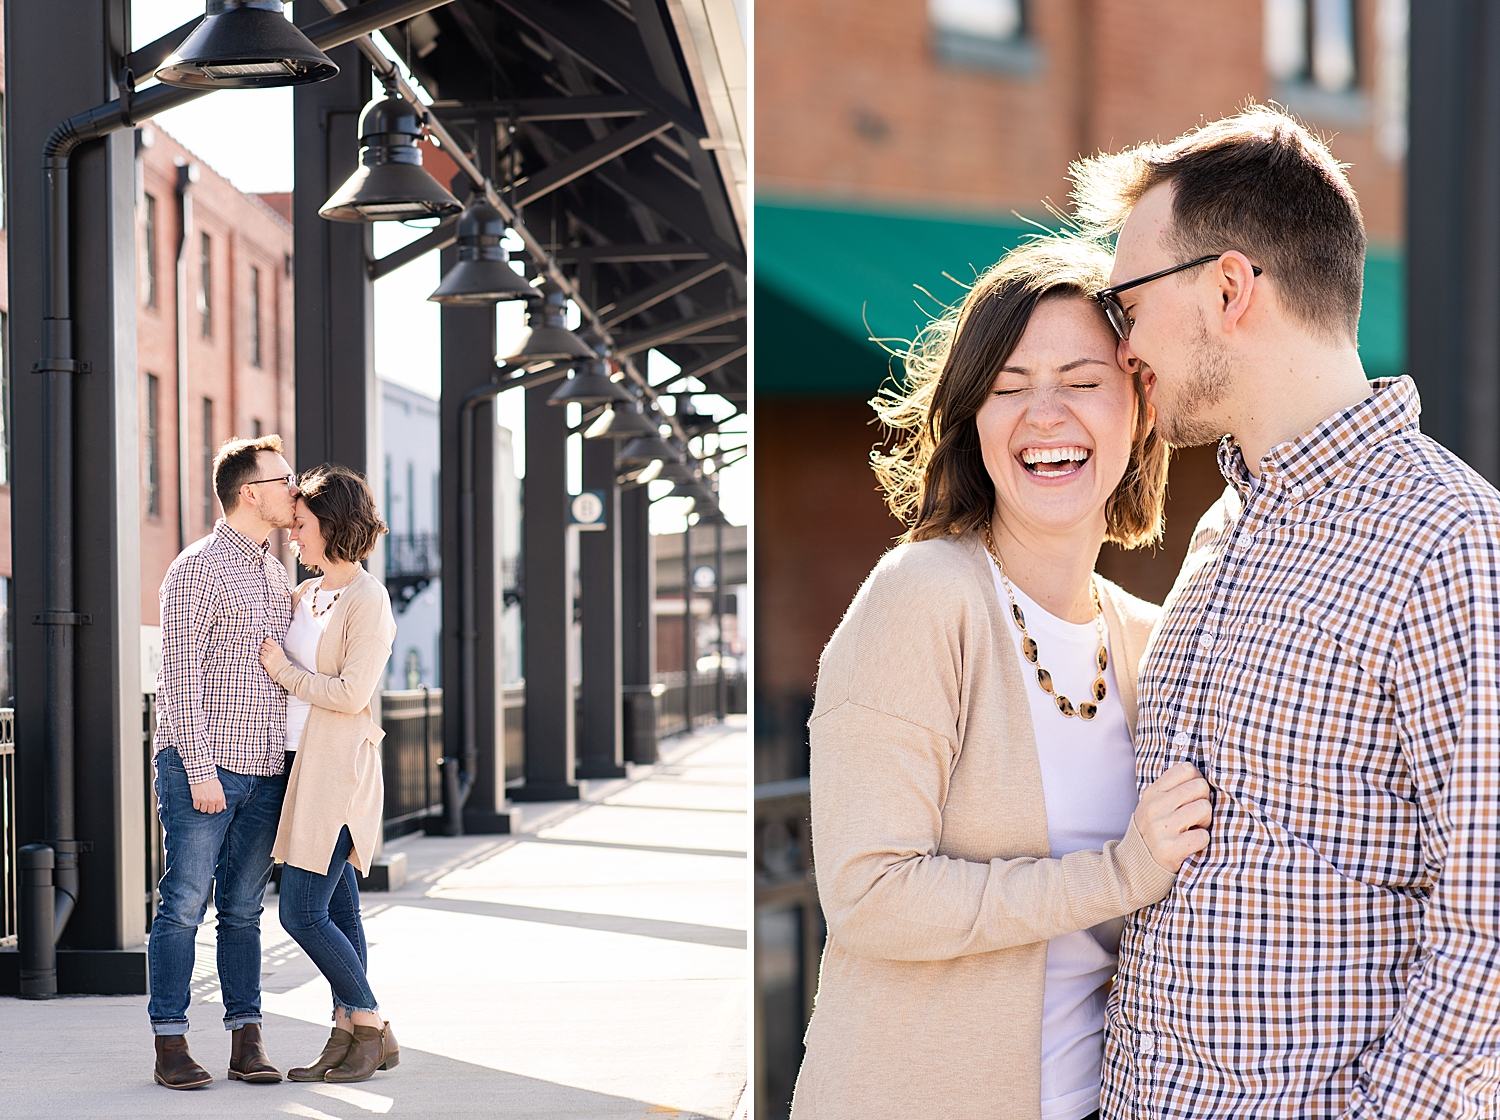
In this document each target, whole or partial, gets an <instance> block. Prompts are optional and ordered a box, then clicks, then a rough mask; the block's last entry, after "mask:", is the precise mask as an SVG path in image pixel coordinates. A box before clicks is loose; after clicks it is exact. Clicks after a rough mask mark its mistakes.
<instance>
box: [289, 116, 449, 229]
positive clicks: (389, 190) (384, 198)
mask: <svg viewBox="0 0 1500 1120" xmlns="http://www.w3.org/2000/svg"><path fill="white" fill-rule="evenodd" d="M421 138H422V119H421V117H419V116H418V115H417V111H416V109H414V108H412V106H411V105H410V104H408V103H407V102H406V101H405V100H404V99H403V98H402V97H400V96H399V95H398V94H397V93H396V91H395V90H394V89H392V88H388V89H387V90H386V95H385V96H384V97H382V98H380V99H379V100H377V101H372V102H370V103H369V104H368V105H366V106H365V111H364V112H363V113H362V114H361V115H360V118H359V143H360V149H359V168H358V170H356V171H355V172H354V174H353V175H351V176H349V178H348V179H346V180H345V181H344V185H343V186H341V187H340V188H339V189H338V190H336V191H334V192H333V196H332V197H331V198H329V200H328V201H327V202H325V203H323V206H322V208H321V209H319V211H318V214H319V215H320V216H321V217H324V218H327V219H328V220H329V221H334V222H402V221H407V220H409V219H411V218H433V217H436V218H446V217H448V216H449V215H450V214H457V213H458V212H459V211H460V210H462V209H463V206H462V205H461V204H460V203H459V201H458V199H456V198H454V197H453V196H452V195H451V194H449V193H448V192H447V191H446V190H445V189H444V188H443V186H442V184H441V183H439V182H438V181H437V180H436V179H434V178H433V177H432V176H431V175H429V174H427V172H426V171H424V170H423V169H422V150H421V148H419V147H418V146H417V141H418V140H420V139H421Z"/></svg>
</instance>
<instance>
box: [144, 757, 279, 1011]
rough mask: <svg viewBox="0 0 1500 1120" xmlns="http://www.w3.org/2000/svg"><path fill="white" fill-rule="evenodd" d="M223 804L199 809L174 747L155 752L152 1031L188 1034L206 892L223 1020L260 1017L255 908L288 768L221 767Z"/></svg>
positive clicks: (261, 893)
mask: <svg viewBox="0 0 1500 1120" xmlns="http://www.w3.org/2000/svg"><path fill="white" fill-rule="evenodd" d="M219 783H220V784H221V785H222V786H223V787H224V802H225V805H226V808H225V809H224V811H223V812H221V813H200V812H199V811H198V810H197V809H194V808H193V793H192V790H191V789H190V788H189V785H188V777H187V774H186V772H185V771H184V770H183V768H182V759H181V758H180V757H179V756H178V754H177V750H176V748H174V747H166V748H164V749H163V750H162V751H160V752H159V753H158V754H157V756H156V807H157V811H158V813H160V815H161V824H162V831H163V833H164V834H165V840H166V849H167V862H166V873H165V874H163V875H162V877H161V907H160V909H159V910H158V911H157V913H156V917H155V919H154V920H153V921H152V923H151V940H150V945H149V949H148V956H149V959H150V970H151V1001H150V1003H149V1004H148V1005H147V1008H146V1011H147V1014H148V1015H150V1016H151V1029H152V1030H153V1031H155V1032H156V1033H157V1034H186V1033H187V1029H188V1019H187V1009H188V1002H189V999H190V994H191V993H190V992H189V986H190V985H191V983H192V979H193V962H194V957H195V942H196V941H197V938H198V927H199V926H200V925H201V924H202V923H203V915H204V913H205V912H206V911H207V909H208V896H209V892H210V891H213V895H214V907H215V908H216V910H217V911H218V940H219V960H218V964H219V987H220V990H221V991H222V993H223V998H224V1027H225V1029H226V1030H237V1029H239V1028H240V1027H243V1026H245V1025H246V1024H247V1023H259V1022H260V1021H261V1014H260V915H261V909H262V901H263V899H264V898H265V893H266V884H267V883H269V882H270V881H271V846H272V844H273V843H274V842H275V840H276V826H277V825H278V824H279V823H280V821H281V802H282V800H283V798H285V796H286V775H285V774H278V775H275V776H273V777H269V778H261V777H256V776H254V775H251V774H236V773H234V772H232V771H230V770H223V769H221V770H220V771H219Z"/></svg>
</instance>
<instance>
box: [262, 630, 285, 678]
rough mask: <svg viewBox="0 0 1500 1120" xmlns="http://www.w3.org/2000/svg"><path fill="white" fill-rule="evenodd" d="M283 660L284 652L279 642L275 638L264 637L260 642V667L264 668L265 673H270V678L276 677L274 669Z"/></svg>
mask: <svg viewBox="0 0 1500 1120" xmlns="http://www.w3.org/2000/svg"><path fill="white" fill-rule="evenodd" d="M285 660H286V653H285V652H284V651H283V650H282V648H281V643H279V642H278V641H277V640H276V639H275V638H266V639H264V640H263V641H262V642H261V643H260V663H261V667H262V668H264V669H265V671H266V672H267V673H270V674H271V679H272V680H275V679H276V670H277V669H278V668H279V667H280V665H281V663H282V662H283V661H285Z"/></svg>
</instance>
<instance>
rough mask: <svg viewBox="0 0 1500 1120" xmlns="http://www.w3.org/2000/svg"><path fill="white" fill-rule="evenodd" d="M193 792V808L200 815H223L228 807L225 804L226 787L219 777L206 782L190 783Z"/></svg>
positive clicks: (189, 786)
mask: <svg viewBox="0 0 1500 1120" xmlns="http://www.w3.org/2000/svg"><path fill="white" fill-rule="evenodd" d="M188 789H190V790H192V791H193V808H194V809H197V810H198V812H200V813H222V812H223V811H224V810H225V809H227V808H228V806H227V805H226V804H225V803H224V787H223V785H222V784H221V783H220V782H219V779H218V778H217V777H214V778H210V779H208V781H206V782H189V783H188Z"/></svg>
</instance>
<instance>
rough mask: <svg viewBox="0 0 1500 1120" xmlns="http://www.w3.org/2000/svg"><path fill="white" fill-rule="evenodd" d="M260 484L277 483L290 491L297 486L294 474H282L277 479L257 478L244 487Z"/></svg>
mask: <svg viewBox="0 0 1500 1120" xmlns="http://www.w3.org/2000/svg"><path fill="white" fill-rule="evenodd" d="M262 482H279V483H281V484H282V485H283V486H285V487H286V488H287V489H288V490H290V489H291V488H292V487H293V486H295V485H297V476H296V475H295V474H284V475H281V476H280V477H278V478H257V479H256V480H255V481H254V482H247V483H245V485H246V486H259V485H260V484H261V483H262Z"/></svg>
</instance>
